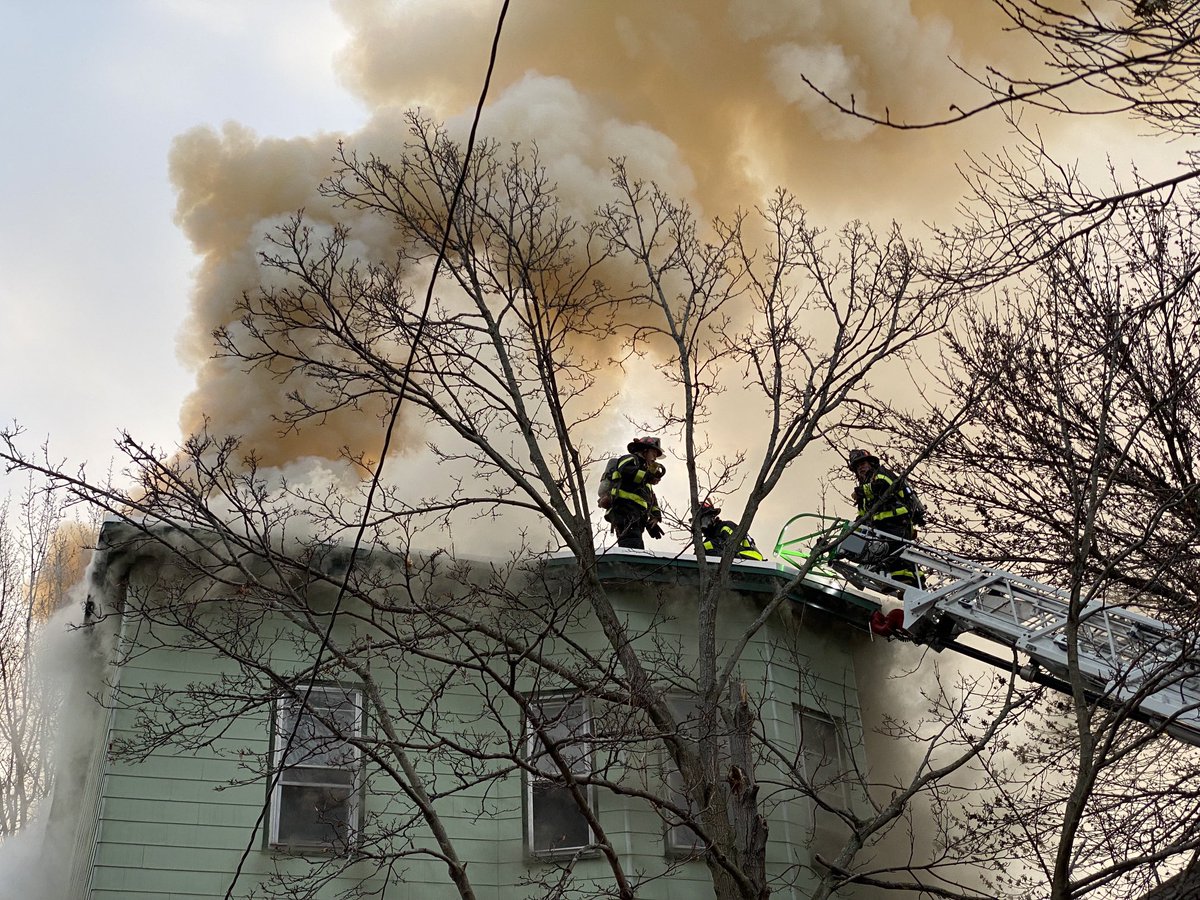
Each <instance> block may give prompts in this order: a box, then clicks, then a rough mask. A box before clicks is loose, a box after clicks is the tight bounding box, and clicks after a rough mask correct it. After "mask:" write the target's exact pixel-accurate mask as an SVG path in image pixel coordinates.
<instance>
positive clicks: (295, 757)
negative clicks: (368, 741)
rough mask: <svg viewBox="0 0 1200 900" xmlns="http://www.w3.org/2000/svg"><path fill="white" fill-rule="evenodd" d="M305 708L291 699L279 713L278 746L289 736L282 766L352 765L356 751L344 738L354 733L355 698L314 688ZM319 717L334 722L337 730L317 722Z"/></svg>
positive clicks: (342, 693)
mask: <svg viewBox="0 0 1200 900" xmlns="http://www.w3.org/2000/svg"><path fill="white" fill-rule="evenodd" d="M308 707H310V708H305V709H301V708H300V705H299V702H297V701H293V702H291V703H289V704H288V706H287V707H285V708H284V711H283V715H281V716H280V722H279V741H280V746H286V745H287V744H288V740H289V737H290V739H291V744H290V746H289V748H288V753H287V757H286V758H285V759H284V765H285V766H299V765H304V766H325V767H332V766H350V765H353V763H354V762H355V759H356V754H355V751H354V748H353V747H351V746H349V745H348V744H346V743H345V740H344V738H345V736H347V735H354V734H356V733H357V722H358V705H357V703H356V702H355V698H354V697H353V696H351V695H349V694H347V693H346V692H344V691H337V690H319V691H318V690H315V689H314V690H313V692H312V694H311V695H310V696H309V701H308ZM297 714H299V722H297ZM320 718H325V719H327V720H329V721H331V722H332V723H333V724H335V725H336V726H337V732H336V733H335V732H334V731H333V730H331V729H329V728H328V727H326V726H325V725H324V724H323V723H322V722H321V721H319V719H320ZM293 731H294V732H295V736H294V737H292V734H293Z"/></svg>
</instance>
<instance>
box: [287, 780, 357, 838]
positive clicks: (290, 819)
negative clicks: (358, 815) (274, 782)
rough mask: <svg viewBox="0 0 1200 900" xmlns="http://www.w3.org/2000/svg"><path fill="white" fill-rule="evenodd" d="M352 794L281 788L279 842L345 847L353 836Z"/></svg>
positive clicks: (313, 788) (343, 790)
mask: <svg viewBox="0 0 1200 900" xmlns="http://www.w3.org/2000/svg"><path fill="white" fill-rule="evenodd" d="M351 794H352V788H350V787H337V788H331V787H319V786H307V785H283V786H281V787H280V789H279V797H280V808H279V835H278V842H279V843H283V844H293V845H312V846H329V845H334V846H337V845H345V844H346V842H347V840H348V838H349V836H350V808H351V802H350V799H351Z"/></svg>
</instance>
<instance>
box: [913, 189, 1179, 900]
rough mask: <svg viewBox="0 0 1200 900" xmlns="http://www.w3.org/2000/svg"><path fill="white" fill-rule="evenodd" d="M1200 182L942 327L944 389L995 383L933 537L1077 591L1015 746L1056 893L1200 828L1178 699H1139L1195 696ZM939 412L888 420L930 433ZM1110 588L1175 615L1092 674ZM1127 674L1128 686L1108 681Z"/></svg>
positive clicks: (1038, 862)
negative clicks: (1161, 713)
mask: <svg viewBox="0 0 1200 900" xmlns="http://www.w3.org/2000/svg"><path fill="white" fill-rule="evenodd" d="M1049 180H1050V179H1049V178H1047V181H1049ZM1196 199H1197V198H1196V197H1195V195H1194V194H1193V193H1190V192H1184V191H1182V190H1181V191H1179V192H1177V193H1176V194H1175V195H1174V196H1173V197H1169V198H1163V197H1157V196H1153V195H1145V196H1142V197H1140V198H1137V199H1136V200H1131V201H1129V202H1127V203H1124V204H1122V205H1121V206H1120V207H1119V208H1116V209H1115V210H1114V212H1113V215H1112V217H1111V219H1110V220H1109V221H1107V222H1104V223H1102V224H1099V225H1097V227H1095V228H1093V229H1092V230H1090V231H1089V232H1088V233H1087V234H1085V235H1082V236H1079V237H1076V238H1074V239H1071V240H1069V241H1064V242H1062V243H1061V244H1059V245H1058V246H1056V247H1055V248H1054V250H1053V251H1052V252H1051V253H1049V254H1048V255H1047V257H1046V259H1045V260H1044V261H1043V263H1042V264H1041V265H1039V266H1038V267H1037V268H1036V269H1034V270H1031V271H1029V272H1028V273H1026V275H1025V276H1024V277H1023V278H1022V279H1021V281H1020V283H1019V284H1015V285H1013V286H1012V287H1011V289H1010V290H1008V291H1005V292H1003V293H1001V294H1000V295H999V296H998V297H996V299H995V303H994V306H992V307H991V308H990V309H982V308H980V309H978V310H977V311H976V312H975V313H974V314H973V315H972V316H970V317H968V318H966V319H964V320H963V321H962V322H961V323H960V326H959V327H958V328H957V329H956V331H955V333H954V334H953V336H951V337H950V338H949V341H948V360H947V365H946V372H947V373H949V374H948V379H949V380H948V381H947V382H946V384H945V387H946V389H947V390H949V391H951V392H953V391H955V390H958V389H963V388H965V387H966V386H967V385H971V384H977V383H980V382H985V383H987V384H989V385H991V389H990V390H989V392H988V393H987V394H986V395H985V396H984V397H983V399H982V400H981V401H980V402H979V403H978V404H976V405H975V406H974V407H973V409H972V410H971V411H970V415H969V418H968V421H967V422H966V424H965V427H964V428H963V429H962V431H961V432H959V433H957V434H956V435H955V436H954V437H953V438H952V439H950V440H948V441H946V442H945V443H944V444H942V445H940V446H939V447H938V448H937V449H936V450H935V451H934V452H933V453H932V454H931V456H930V457H929V460H928V464H929V465H930V467H931V468H930V470H929V471H930V472H932V473H936V474H935V475H934V476H933V477H931V478H930V479H929V481H928V482H927V488H928V490H929V491H930V492H931V493H932V494H933V495H935V496H936V497H938V498H939V499H940V501H941V502H940V504H938V505H940V506H941V508H942V511H943V512H942V514H941V516H940V519H939V522H938V526H939V529H938V530H939V531H940V538H941V540H943V541H945V542H947V543H948V544H949V545H951V546H954V547H957V548H960V549H961V550H962V551H963V552H965V553H968V554H971V555H974V556H975V557H977V558H980V559H986V560H991V561H994V562H996V563H999V564H1001V565H1002V566H1003V567H1012V568H1016V569H1017V570H1018V571H1022V572H1025V573H1028V574H1031V575H1034V576H1035V577H1041V578H1042V579H1043V580H1046V581H1048V582H1050V583H1051V584H1056V585H1058V586H1059V587H1061V588H1063V589H1064V590H1066V591H1067V592H1068V593H1069V595H1070V598H1071V603H1070V610H1071V611H1070V619H1069V627H1068V629H1067V638H1068V640H1067V644H1066V652H1067V659H1068V665H1067V666H1066V668H1065V670H1064V671H1062V672H1059V673H1055V674H1056V676H1057V677H1060V678H1061V679H1062V682H1063V687H1064V688H1066V689H1067V690H1068V693H1069V698H1070V699H1069V700H1068V701H1067V702H1066V703H1064V704H1062V706H1061V708H1051V709H1049V710H1047V712H1046V717H1045V719H1044V721H1042V722H1041V723H1040V724H1038V723H1037V722H1034V723H1032V724H1031V730H1030V732H1029V737H1030V740H1028V742H1027V743H1026V745H1025V749H1024V750H1023V751H1022V761H1023V762H1024V763H1025V764H1026V765H1028V766H1032V767H1033V769H1032V771H1034V772H1035V773H1037V774H1036V776H1035V777H1034V778H1033V779H1032V780H1031V781H1030V782H1029V784H1028V786H1027V788H1026V789H1025V790H1023V791H1022V792H1020V794H1019V795H1017V796H1012V797H1008V798H1007V799H1006V800H1005V801H1004V803H1003V806H1005V807H1006V808H1008V809H1010V810H1011V811H1012V813H1011V816H1012V818H1011V823H1012V824H1013V825H1014V826H1018V825H1019V827H1021V828H1022V829H1024V830H1025V831H1026V832H1027V833H1028V835H1029V840H1030V845H1031V846H1036V847H1038V848H1040V849H1039V853H1038V855H1037V856H1036V857H1034V858H1033V859H1031V861H1030V863H1029V864H1030V865H1031V866H1032V867H1033V868H1034V869H1036V870H1039V871H1040V872H1041V873H1042V876H1043V877H1044V879H1045V883H1046V884H1048V885H1049V886H1050V890H1051V896H1052V897H1055V898H1067V897H1082V896H1088V895H1092V894H1098V895H1101V896H1107V895H1109V892H1114V891H1115V892H1118V893H1120V892H1124V893H1123V894H1122V895H1128V893H1129V892H1130V891H1135V890H1139V889H1146V888H1148V887H1149V886H1151V885H1153V884H1154V883H1155V881H1156V880H1157V879H1158V878H1159V877H1160V876H1159V873H1160V872H1170V871H1172V870H1173V869H1176V868H1179V867H1181V866H1183V865H1186V863H1187V862H1188V861H1189V860H1190V859H1191V857H1192V856H1193V855H1194V853H1195V851H1196V849H1197V847H1198V846H1200V844H1198V842H1197V841H1198V839H1200V833H1197V831H1196V829H1195V809H1194V796H1195V789H1196V784H1195V770H1196V767H1195V754H1194V752H1192V751H1183V750H1181V748H1180V747H1179V746H1177V745H1175V744H1173V743H1172V742H1169V741H1166V740H1163V739H1162V737H1161V736H1162V734H1163V732H1164V730H1169V726H1170V721H1169V719H1168V720H1166V721H1154V722H1150V723H1139V721H1138V720H1139V718H1140V717H1139V716H1138V714H1137V711H1136V704H1137V702H1139V701H1140V700H1141V699H1142V698H1144V697H1147V696H1150V695H1152V694H1153V693H1154V692H1155V691H1161V690H1169V689H1171V688H1172V686H1175V687H1176V689H1177V690H1178V691H1179V696H1180V698H1181V699H1182V698H1183V697H1185V696H1186V694H1185V692H1184V690H1183V688H1184V687H1185V686H1187V685H1190V683H1191V682H1190V681H1189V679H1190V678H1191V677H1192V674H1193V673H1192V670H1191V665H1190V663H1188V662H1187V659H1188V657H1190V656H1194V654H1195V653H1196V651H1197V648H1198V646H1200V630H1198V629H1197V627H1196V616H1195V610H1196V604H1197V596H1196V583H1197V574H1198V572H1197V555H1196V549H1195V548H1196V541H1197V533H1198V529H1200V518H1198V517H1197V506H1196V491H1197V470H1196V464H1197V461H1196V457H1195V450H1194V447H1195V442H1196V436H1197V427H1198V421H1200V420H1198V418H1197V414H1198V413H1200V407H1198V406H1197V393H1196V376H1197V373H1198V372H1200V356H1198V355H1197V341H1196V337H1197V333H1196V330H1197V327H1198V323H1200V315H1198V313H1200V307H1198V305H1197V304H1198V295H1197V288H1196V284H1195V272H1196V263H1197V246H1196V244H1195V238H1194V235H1193V233H1192V223H1193V222H1194V220H1195V215H1196V213H1195V210H1196ZM937 421H939V417H937V416H936V415H935V416H934V417H933V419H932V421H931V420H930V419H920V420H908V421H906V422H904V424H903V426H902V427H901V428H900V429H898V433H897V434H896V435H895V437H896V439H897V440H898V441H900V442H901V443H902V445H903V442H905V440H907V441H908V442H909V445H910V446H914V447H915V446H920V445H922V443H923V442H922V440H921V438H920V437H919V436H920V435H922V434H924V433H926V431H927V429H928V428H929V427H931V425H932V424H934V423H936V422H937ZM905 432H907V439H906V438H905V436H904V433H905ZM1104 607H1108V608H1112V607H1117V608H1127V609H1132V610H1135V611H1141V612H1148V613H1149V614H1150V615H1152V616H1154V617H1156V618H1158V619H1159V620H1160V621H1162V622H1163V623H1165V624H1166V626H1167V632H1166V633H1164V634H1163V635H1162V636H1161V638H1160V639H1159V642H1158V644H1157V645H1156V646H1155V649H1154V650H1152V651H1151V650H1147V651H1146V652H1145V653H1142V654H1140V655H1138V656H1136V657H1135V658H1130V659H1129V660H1128V661H1127V664H1126V665H1123V666H1120V667H1118V668H1117V670H1115V671H1114V672H1113V674H1112V678H1111V680H1110V681H1109V682H1108V683H1107V684H1097V683H1095V682H1094V681H1093V680H1092V679H1089V678H1088V677H1086V676H1085V675H1084V674H1083V672H1082V670H1081V666H1080V661H1081V659H1083V657H1084V656H1086V655H1087V654H1089V653H1091V652H1092V651H1091V649H1090V647H1089V641H1090V640H1092V637H1091V636H1090V635H1089V618H1090V617H1091V616H1092V615H1094V614H1095V611H1096V609H1097V608H1104ZM1129 685H1136V686H1137V690H1136V692H1135V695H1134V696H1133V698H1132V699H1131V700H1130V701H1128V702H1119V701H1118V700H1116V699H1115V697H1114V695H1113V693H1112V691H1113V690H1114V689H1115V688H1117V687H1126V686H1129ZM1002 782H1005V783H1006V779H1005V778H997V783H1002Z"/></svg>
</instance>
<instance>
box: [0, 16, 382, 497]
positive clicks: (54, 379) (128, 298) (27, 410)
mask: <svg viewBox="0 0 1200 900" xmlns="http://www.w3.org/2000/svg"><path fill="white" fill-rule="evenodd" d="M346 37H347V31H346V28H345V27H344V25H343V23H342V20H341V19H340V18H339V17H338V16H337V15H336V14H335V13H334V11H333V9H332V8H331V7H330V6H329V4H328V3H327V2H325V0H253V2H243V0H111V2H109V0H106V2H102V3H97V2H93V0H55V2H52V3H42V2H35V0H8V2H5V3H3V4H0V110H3V116H4V134H5V136H6V139H5V140H4V141H3V142H0V198H2V200H0V385H3V393H2V394H0V420H3V421H4V422H5V423H12V422H13V421H14V420H15V421H17V422H19V423H20V424H21V425H22V426H23V427H24V428H25V429H26V430H27V433H28V436H29V438H30V439H32V445H33V446H36V445H37V444H39V443H40V442H41V441H42V440H44V439H46V438H47V437H49V439H50V447H51V451H52V453H53V454H54V455H55V456H56V457H57V458H66V459H69V460H71V461H72V463H74V462H78V461H84V460H86V461H88V462H89V468H90V470H91V471H94V472H96V473H97V474H103V472H104V471H105V469H106V468H107V466H108V463H109V461H110V460H111V459H112V458H113V449H112V448H113V442H114V440H115V438H116V436H117V433H118V431H119V430H120V429H128V430H129V431H130V432H132V433H134V434H137V435H139V436H141V437H143V438H144V439H146V440H149V441H152V442H154V443H157V444H159V445H165V446H171V445H173V444H174V443H175V442H176V441H177V440H178V438H179V436H180V430H179V424H178V423H179V409H180V407H181V405H182V403H183V400H184V397H185V396H186V395H187V393H188V392H189V390H190V389H191V387H192V384H193V382H194V376H193V374H192V372H191V371H190V369H189V368H188V367H187V366H185V365H184V363H183V361H182V360H181V359H180V357H179V354H178V352H177V346H178V341H179V337H180V330H181V327H182V323H183V322H184V320H185V318H186V316H187V312H188V304H189V296H190V292H191V290H192V283H191V279H192V272H193V271H194V269H195V267H196V265H197V259H196V257H195V255H194V254H193V253H192V250H191V249H190V247H189V246H188V242H187V240H186V238H185V236H184V235H183V233H182V232H181V231H180V230H179V228H178V227H177V226H176V225H175V223H174V215H175V203H176V197H175V190H174V189H173V187H172V185H171V183H170V180H169V177H168V154H169V151H170V148H171V144H172V142H173V141H174V140H175V139H176V137H177V136H178V135H180V134H182V133H183V132H185V131H187V130H188V129H191V128H194V127H196V126H200V125H206V124H207V125H214V126H220V125H221V124H222V123H224V122H227V121H238V122H242V123H245V124H247V125H248V126H249V127H251V128H252V129H253V130H254V131H255V132H256V133H258V134H259V135H262V136H271V135H275V136H290V135H293V134H308V133H312V132H316V131H318V130H320V129H326V130H338V129H347V130H350V129H353V128H355V127H357V126H358V125H359V124H361V122H362V121H363V119H364V118H365V111H364V106H363V104H362V103H361V102H359V101H357V100H356V99H355V98H354V97H353V96H352V95H351V94H350V93H349V92H348V91H347V90H346V89H345V88H344V87H342V86H341V84H340V83H339V81H338V79H337V78H336V76H335V74H334V72H333V60H334V56H335V54H336V52H337V51H338V49H339V47H340V46H341V45H342V44H343V43H344V42H345V40H346ZM27 443H30V442H27ZM9 483H10V484H11V480H10V482H9Z"/></svg>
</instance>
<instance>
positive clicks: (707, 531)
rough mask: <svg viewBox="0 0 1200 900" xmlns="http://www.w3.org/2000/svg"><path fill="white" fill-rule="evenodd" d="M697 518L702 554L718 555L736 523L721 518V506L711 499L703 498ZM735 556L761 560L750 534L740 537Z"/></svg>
mask: <svg viewBox="0 0 1200 900" xmlns="http://www.w3.org/2000/svg"><path fill="white" fill-rule="evenodd" d="M697 519H698V520H699V522H700V533H701V534H702V535H703V536H704V555H705V556H720V555H721V553H722V552H723V551H724V550H725V542H726V541H727V540H729V538H730V537H731V536H732V535H733V531H734V529H735V528H736V527H737V525H736V523H734V522H730V521H729V520H728V519H722V518H721V508H720V507H719V506H713V504H712V501H711V500H705V501H704V502H703V503H701V504H700V515H699V516H697ZM736 556H737V558H738V559H757V560H761V559H762V558H763V555H762V554H761V553H760V552H759V550H758V547H757V545H755V543H754V538H752V537H750V535H746V536H745V537H744V538H742V544H741V546H740V547H739V548H738V552H737V554H736Z"/></svg>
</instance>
